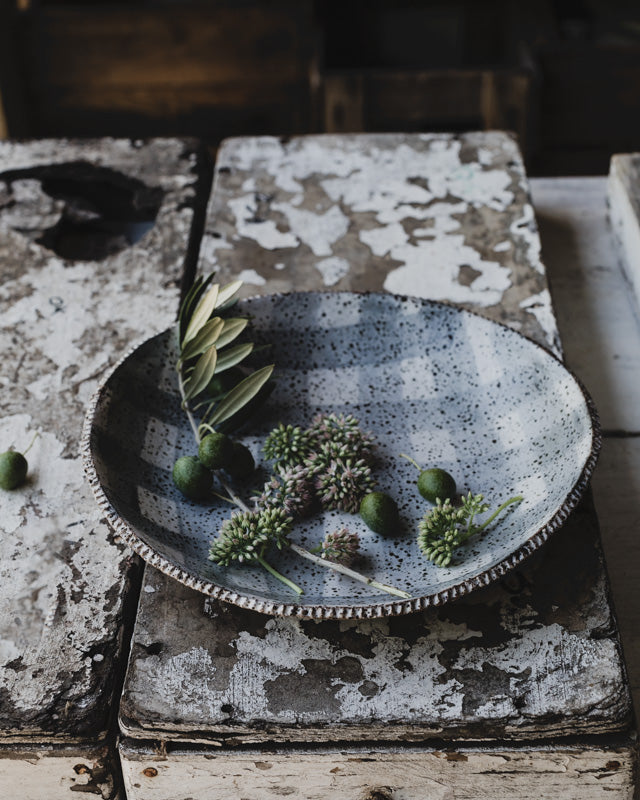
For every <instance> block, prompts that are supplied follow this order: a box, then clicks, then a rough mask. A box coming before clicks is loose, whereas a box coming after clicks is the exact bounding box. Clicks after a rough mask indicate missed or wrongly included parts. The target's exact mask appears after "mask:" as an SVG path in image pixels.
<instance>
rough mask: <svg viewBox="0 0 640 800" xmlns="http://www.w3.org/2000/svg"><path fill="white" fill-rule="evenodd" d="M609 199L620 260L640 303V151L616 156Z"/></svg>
mask: <svg viewBox="0 0 640 800" xmlns="http://www.w3.org/2000/svg"><path fill="white" fill-rule="evenodd" d="M607 199H608V202H609V217H610V219H611V225H612V227H613V230H614V233H615V238H616V240H617V243H618V248H619V249H618V253H619V257H620V262H621V264H622V266H623V268H624V269H625V272H626V275H627V278H628V279H629V282H630V284H631V286H632V287H633V291H634V292H635V296H636V302H637V303H640V153H629V154H620V155H615V156H612V158H611V163H610V167H609V179H608V184H607Z"/></svg>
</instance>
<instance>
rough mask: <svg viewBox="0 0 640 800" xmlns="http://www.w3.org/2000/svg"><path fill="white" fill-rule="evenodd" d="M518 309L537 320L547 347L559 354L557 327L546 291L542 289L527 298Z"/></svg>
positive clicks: (547, 291)
mask: <svg viewBox="0 0 640 800" xmlns="http://www.w3.org/2000/svg"><path fill="white" fill-rule="evenodd" d="M520 308H522V309H524V310H525V311H527V312H528V313H529V314H533V315H534V317H535V318H536V319H537V320H538V324H539V325H540V327H541V328H542V330H543V331H544V335H545V338H546V340H547V343H548V345H549V346H550V347H551V348H552V349H554V350H555V352H556V354H558V355H559V354H560V352H559V351H560V347H559V345H558V327H557V324H556V320H555V315H554V313H553V306H552V304H551V295H550V293H549V290H548V289H544V290H543V291H542V292H539V293H538V294H535V295H532V296H531V297H527V299H526V300H523V301H522V302H521V303H520Z"/></svg>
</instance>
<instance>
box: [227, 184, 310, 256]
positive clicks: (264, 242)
mask: <svg viewBox="0 0 640 800" xmlns="http://www.w3.org/2000/svg"><path fill="white" fill-rule="evenodd" d="M229 208H230V209H231V211H232V212H233V214H234V216H235V220H236V231H237V235H238V236H244V237H246V238H247V239H254V240H255V241H256V242H257V244H259V245H260V247H264V249H265V250H277V249H278V248H280V247H297V245H298V239H297V238H296V237H295V236H294V235H293V234H292V233H290V232H288V231H281V230H279V229H278V227H277V226H276V223H275V221H274V220H272V219H265V220H262V219H261V220H259V221H254V219H253V217H254V215H255V213H256V211H257V205H256V202H255V196H254V195H253V194H249V195H242V196H241V197H237V198H235V199H233V200H230V201H229Z"/></svg>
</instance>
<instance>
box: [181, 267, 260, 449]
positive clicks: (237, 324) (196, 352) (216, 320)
mask: <svg viewBox="0 0 640 800" xmlns="http://www.w3.org/2000/svg"><path fill="white" fill-rule="evenodd" d="M213 278H214V273H212V274H211V275H209V276H207V277H206V278H205V277H199V278H198V279H197V280H196V281H195V282H194V284H193V286H192V287H191V289H190V290H189V292H188V293H187V294H186V296H185V298H184V300H183V302H182V304H181V306H180V312H179V314H178V326H177V327H178V340H179V347H180V355H179V357H178V361H177V364H176V370H177V372H178V386H179V389H180V396H181V398H182V408H183V410H184V411H185V413H186V414H187V417H188V419H189V424H190V425H191V428H192V430H193V434H194V436H195V439H196V442H200V440H201V439H202V437H203V436H204V434H205V433H206V432H207V431H208V432H214V431H215V429H216V426H219V425H221V424H222V423H223V422H226V421H227V420H229V419H231V417H233V416H234V415H235V414H237V413H238V412H239V411H241V410H242V409H243V408H245V407H246V406H247V404H248V403H250V402H251V400H253V399H254V398H255V397H256V395H257V394H258V392H259V391H260V390H261V389H262V387H263V386H264V385H265V383H266V382H267V381H268V380H269V378H270V377H271V374H272V372H273V368H274V365H273V364H270V365H269V366H266V367H262V368H261V369H258V370H255V371H254V372H252V373H251V374H250V375H248V376H247V377H245V378H243V379H242V380H241V381H240V382H239V383H238V384H236V385H235V386H234V387H233V388H231V389H230V390H229V391H228V392H226V393H224V394H223V395H222V397H215V398H210V397H207V396H206V390H207V388H208V386H209V384H210V383H211V380H212V379H213V377H214V376H215V375H218V374H220V373H222V372H225V371H226V370H229V369H231V368H232V367H236V366H238V365H239V364H240V363H241V362H243V361H244V360H245V359H246V358H247V356H249V355H250V354H251V353H252V352H253V350H254V345H253V343H252V342H243V343H240V344H234V345H233V347H230V346H229V345H231V344H233V343H234V342H235V341H236V340H237V339H238V337H239V336H240V334H241V333H242V332H243V331H244V330H245V328H246V327H247V325H248V323H249V320H248V319H247V318H246V317H225V316H222V315H223V314H224V312H225V311H227V310H228V309H229V308H231V306H233V304H234V303H235V302H236V301H237V295H238V292H239V291H240V288H241V286H242V281H233V282H232V283H228V284H226V285H225V286H222V287H221V286H220V285H219V284H217V283H213ZM198 398H202V401H201V402H200V403H199V404H198V406H197V408H198V409H199V408H201V407H203V406H204V407H205V411H204V412H203V413H202V416H201V418H200V423H199V424H197V423H196V421H195V418H194V415H193V411H194V410H195V409H193V408H192V407H191V405H190V404H191V403H193V402H194V401H196V400H197V399H198Z"/></svg>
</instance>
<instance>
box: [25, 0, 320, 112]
mask: <svg viewBox="0 0 640 800" xmlns="http://www.w3.org/2000/svg"><path fill="white" fill-rule="evenodd" d="M35 32H37V36H38V42H39V44H40V52H39V64H38V65H39V68H40V69H41V70H42V72H41V73H40V76H39V78H40V80H42V81H44V83H45V85H52V86H59V85H68V86H78V87H80V86H84V87H85V91H86V95H85V96H86V98H87V100H89V99H90V94H91V93H92V92H94V91H99V90H102V89H105V88H108V87H114V86H130V87H131V86H138V87H150V86H176V85H180V86H186V85H191V86H198V85H205V86H206V85H209V86H210V85H230V84H236V85H243V84H255V85H264V86H269V85H281V86H285V85H288V84H291V83H295V82H301V81H302V82H306V81H308V74H309V63H310V59H311V55H312V52H313V51H312V42H313V39H312V29H311V4H310V3H309V2H307V0H304V2H292V0H278V1H277V2H272V3H269V5H268V7H266V6H264V5H261V4H260V3H242V4H238V3H234V2H230V1H229V0H226V1H225V0H222V1H221V0H216V2H213V3H209V4H207V5H206V6H203V5H200V6H197V7H194V6H191V7H188V6H187V7H185V8H181V9H180V13H179V14H178V13H176V10H175V9H173V8H168V7H162V6H155V7H153V8H144V7H140V6H137V7H134V8H126V9H125V8H118V7H117V6H111V7H100V6H93V7H91V8H86V7H83V6H72V5H70V6H66V7H64V6H63V7H55V6H53V7H45V8H42V9H40V10H39V12H38V17H37V26H36V28H35ZM33 44H35V42H33Z"/></svg>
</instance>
